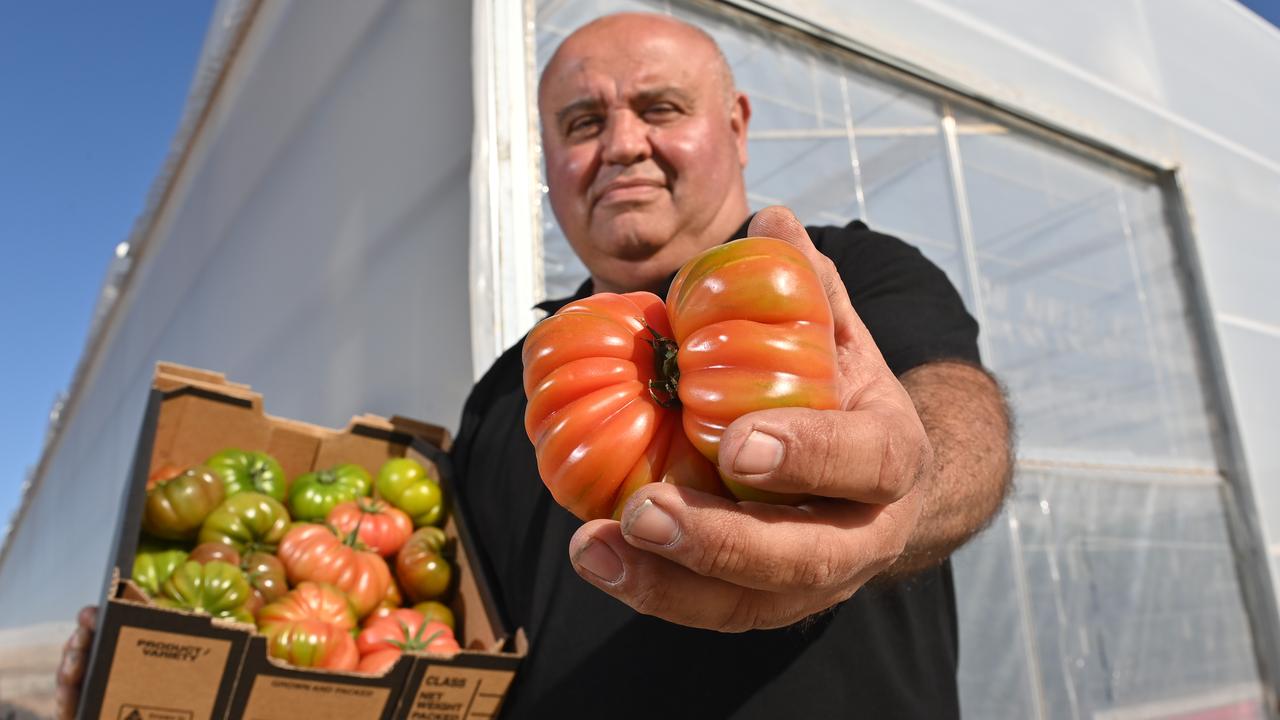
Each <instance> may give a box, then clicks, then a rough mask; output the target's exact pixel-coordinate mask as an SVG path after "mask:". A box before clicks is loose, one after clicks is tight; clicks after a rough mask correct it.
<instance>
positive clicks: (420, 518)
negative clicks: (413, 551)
mask: <svg viewBox="0 0 1280 720" xmlns="http://www.w3.org/2000/svg"><path fill="white" fill-rule="evenodd" d="M377 488H378V495H379V496H380V497H382V499H384V500H386V501H387V502H389V503H391V504H392V505H395V506H396V507H398V508H400V509H401V510H403V511H404V512H405V514H406V515H408V516H409V518H410V519H411V520H413V526H414V527H422V526H423V525H437V524H439V523H440V521H441V520H443V519H444V495H443V493H441V492H440V486H439V485H438V484H437V483H436V481H435V480H433V479H432V478H431V476H430V475H428V474H427V469H426V468H424V467H422V464H421V463H419V462H418V461H417V460H411V459H409V458H394V459H392V460H388V461H387V462H386V463H385V464H383V466H382V469H381V470H379V471H378V482H377Z"/></svg>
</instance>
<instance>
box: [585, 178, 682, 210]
mask: <svg viewBox="0 0 1280 720" xmlns="http://www.w3.org/2000/svg"><path fill="white" fill-rule="evenodd" d="M665 190H666V184H665V183H661V182H657V181H654V180H644V179H631V180H614V181H613V182H611V183H609V184H608V185H605V186H604V187H603V188H602V189H601V190H600V192H599V193H598V194H597V195H596V197H595V202H594V203H593V204H595V205H613V204H619V203H641V202H646V201H648V200H652V199H653V198H654V197H655V196H656V195H658V194H659V193H661V192H664V191H665Z"/></svg>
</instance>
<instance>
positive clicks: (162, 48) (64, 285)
mask: <svg viewBox="0 0 1280 720" xmlns="http://www.w3.org/2000/svg"><path fill="white" fill-rule="evenodd" d="M212 11H213V0H179V1H176V2H175V1H174V0H127V1H126V2H109V3H108V2H83V1H81V2H66V1H64V0H38V2H11V3H4V4H3V5H2V6H0V249H2V250H3V257H4V260H5V265H6V270H7V271H6V272H5V277H4V279H3V281H2V282H0V307H3V308H4V311H3V312H0V337H3V338H5V339H6V340H7V341H8V342H9V344H8V346H7V347H6V348H5V350H4V351H3V352H0V377H3V378H4V380H5V382H4V402H3V410H0V527H3V525H4V524H6V523H7V521H8V518H9V515H10V512H11V511H12V510H13V508H14V506H15V505H16V504H17V501H18V494H19V490H20V488H21V486H22V480H23V477H24V476H25V473H26V471H27V468H29V467H31V466H34V465H35V463H36V462H37V461H38V460H39V455H40V446H41V441H42V439H43V436H44V431H45V424H46V419H47V415H48V412H49V408H50V406H51V404H52V402H53V399H54V397H55V396H56V395H57V393H58V392H59V391H60V390H63V389H65V388H66V387H67V385H68V383H69V381H70V379H71V373H72V371H73V370H74V369H75V365H76V362H77V360H78V359H79V357H80V351H81V349H82V348H83V347H84V341H85V334H86V332H87V330H88V325H89V316H90V313H91V312H92V310H93V306H94V303H95V302H96V300H97V295H98V290H99V289H100V287H101V283H102V278H103V275H104V273H105V272H106V268H107V263H108V261H109V259H110V256H111V253H112V251H113V250H114V248H115V246H116V244H118V243H119V242H121V241H122V240H124V239H126V238H127V237H128V235H129V231H130V229H131V228H132V227H133V222H134V219H135V218H136V217H137V216H138V214H139V213H140V212H141V211H142V208H143V204H144V202H145V200H146V196H147V191H148V190H149V189H150V187H151V182H152V180H153V179H154V177H155V175H156V173H157V172H158V171H159V169H160V165H161V163H162V162H163V161H164V157H165V154H166V152H167V150H168V147H169V142H170V140H171V139H172V137H173V133H174V131H175V130H176V129H177V125H178V121H179V119H180V117H181V113H182V107H183V103H184V101H185V99H186V94H187V89H188V88H189V86H190V84H191V78H192V74H193V73H194V71H195V63H196V60H197V58H198V57H199V54H200V48H201V44H202V43H203V40H204V33H205V30H206V28H207V27H208V25H209V17H210V14H211V13H212Z"/></svg>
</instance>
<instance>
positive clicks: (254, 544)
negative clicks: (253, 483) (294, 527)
mask: <svg viewBox="0 0 1280 720" xmlns="http://www.w3.org/2000/svg"><path fill="white" fill-rule="evenodd" d="M288 530H289V511H288V510H285V509H284V505H281V504H280V503H279V502H278V501H277V500H276V499H275V498H273V497H271V496H269V495H263V494H262V493H256V492H245V493H240V494H239V495H233V496H231V497H229V498H227V499H226V500H224V501H223V502H222V504H221V505H219V506H218V507H217V509H215V510H214V511H213V512H211V513H209V517H207V518H205V521H204V525H203V526H202V527H201V528H200V543H201V544H204V543H223V544H225V545H230V546H231V547H233V548H235V549H236V552H239V553H240V554H242V555H243V554H244V553H245V552H248V551H250V550H259V549H270V550H272V551H274V550H275V546H276V544H277V543H279V542H280V538H282V537H284V534H285V533H286V532H288Z"/></svg>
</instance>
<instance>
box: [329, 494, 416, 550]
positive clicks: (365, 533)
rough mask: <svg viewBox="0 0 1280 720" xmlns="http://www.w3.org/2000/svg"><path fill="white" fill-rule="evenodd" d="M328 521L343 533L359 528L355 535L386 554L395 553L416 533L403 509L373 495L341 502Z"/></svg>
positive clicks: (365, 544) (371, 547) (366, 545)
mask: <svg viewBox="0 0 1280 720" xmlns="http://www.w3.org/2000/svg"><path fill="white" fill-rule="evenodd" d="M325 521H326V522H327V523H328V524H329V525H330V526H331V527H333V529H334V530H337V531H338V532H339V533H341V534H343V535H346V534H348V533H352V532H357V533H358V534H357V536H356V539H358V540H359V541H360V542H362V543H364V546H365V547H367V548H369V549H370V550H372V551H374V552H376V553H378V554H379V555H381V556H383V557H386V556H388V555H395V554H396V551H397V550H399V549H400V547H401V546H402V545H404V543H405V541H406V540H408V539H409V536H410V535H412V534H413V521H412V520H410V519H409V516H408V515H407V514H405V512H404V511H403V510H400V509H397V508H395V507H393V506H392V505H391V504H390V503H387V502H385V501H383V500H375V499H373V498H359V499H357V500H348V501H347V502H342V503H338V504H337V505H334V506H333V509H332V510H330V511H329V516H328V517H327V518H326V519H325Z"/></svg>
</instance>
